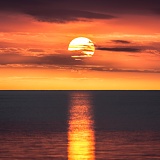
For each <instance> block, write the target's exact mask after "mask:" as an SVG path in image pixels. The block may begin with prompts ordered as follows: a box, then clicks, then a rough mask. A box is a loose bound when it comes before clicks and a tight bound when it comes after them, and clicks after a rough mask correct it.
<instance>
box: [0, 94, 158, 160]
mask: <svg viewBox="0 0 160 160" xmlns="http://www.w3.org/2000/svg"><path fill="white" fill-rule="evenodd" d="M22 159H23V160H52V159H57V160H66V159H68V160H98V159H104V160H154V159H155V160H159V159H160V91H0V160H22Z"/></svg>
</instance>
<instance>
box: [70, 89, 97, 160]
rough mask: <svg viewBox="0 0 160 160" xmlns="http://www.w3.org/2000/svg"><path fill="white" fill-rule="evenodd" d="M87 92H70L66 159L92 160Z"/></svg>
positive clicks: (92, 128) (93, 140)
mask: <svg viewBox="0 0 160 160" xmlns="http://www.w3.org/2000/svg"><path fill="white" fill-rule="evenodd" d="M90 97H91V96H90V95H89V93H83V92H79V93H77V92H74V93H72V94H71V103H70V109H69V121H68V123H69V128H68V159H69V160H94V159H95V153H94V150H95V137H94V121H93V114H92V107H91V104H90V101H91V100H90Z"/></svg>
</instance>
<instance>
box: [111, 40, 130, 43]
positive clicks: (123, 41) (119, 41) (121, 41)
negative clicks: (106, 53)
mask: <svg viewBox="0 0 160 160" xmlns="http://www.w3.org/2000/svg"><path fill="white" fill-rule="evenodd" d="M112 42H114V43H122V44H130V43H131V42H130V41H125V40H112Z"/></svg>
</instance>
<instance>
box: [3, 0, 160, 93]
mask: <svg viewBox="0 0 160 160" xmlns="http://www.w3.org/2000/svg"><path fill="white" fill-rule="evenodd" d="M159 6H160V2H159V0H141V1H138V0H130V1H127V0H121V1H117V0H112V1H111V0H109V1H106V0H94V1H91V0H87V1H86V0H81V1H72V0H65V1H64V0H59V1H51V0H45V1H44V0H32V1H28V0H5V1H1V2H0V89H2V90H5V89H7V90H12V89H13V90H15V89H16V90H20V89H22V90H24V89H25V90H28V89H29V90H30V89H31V90H32V89H33V90H37V89H38V90H41V89H42V90H44V89H46V90H74V89H78V90H80V89H81V90H87V89H89V90H90V89H92V90H101V89H105V90H112V89H114V90H118V89H127V90H128V89H136V90H137V89H145V90H150V89H151V90H152V89H153V90H155V89H160V83H159V81H160V63H159V61H160V21H159V18H160V8H159ZM77 37H85V38H88V39H89V40H90V41H91V42H92V44H93V45H94V46H91V43H87V42H85V40H84V39H80V40H79V41H78V43H79V44H78V43H75V44H74V46H73V45H72V46H71V47H69V44H70V42H71V41H72V40H73V39H75V38H77ZM87 46H88V47H87ZM91 47H92V48H91ZM88 49H90V50H89V52H90V53H89V52H88ZM91 51H92V52H91ZM81 54H82V55H81ZM77 55H78V57H80V58H78V59H75V56H76V57H77ZM83 55H85V56H83ZM88 55H89V56H88Z"/></svg>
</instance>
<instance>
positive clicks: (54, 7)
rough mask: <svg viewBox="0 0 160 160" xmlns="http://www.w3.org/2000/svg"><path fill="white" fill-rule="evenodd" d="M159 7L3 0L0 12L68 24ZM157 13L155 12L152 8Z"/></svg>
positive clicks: (145, 2) (151, 2)
mask: <svg viewBox="0 0 160 160" xmlns="http://www.w3.org/2000/svg"><path fill="white" fill-rule="evenodd" d="M157 6H160V1H159V0H141V1H139V0H130V1H128V0H121V2H120V3H119V2H117V0H108V1H106V0H101V1H99V0H94V1H93V0H87V1H86V0H81V1H73V0H58V1H52V0H45V1H44V0H32V1H29V0H14V1H13V0H5V1H0V10H1V12H2V11H3V12H10V13H11V12H15V13H22V14H27V15H30V16H33V17H34V18H36V19H37V20H39V21H45V22H68V21H77V20H80V19H112V18H115V17H117V16H115V15H118V17H119V15H121V14H143V15H146V14H151V11H152V10H153V8H157ZM155 12H156V13H158V14H159V9H155Z"/></svg>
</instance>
